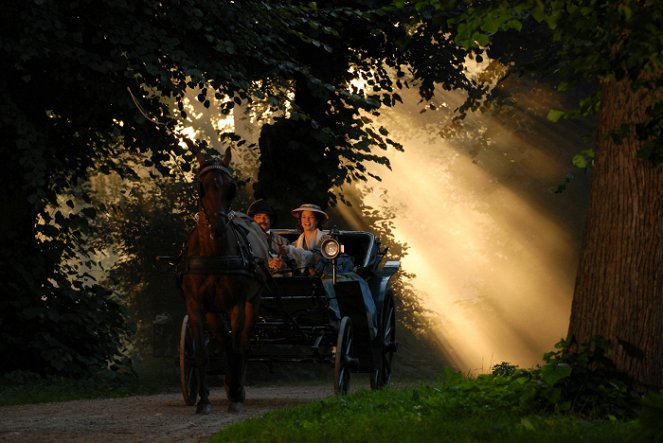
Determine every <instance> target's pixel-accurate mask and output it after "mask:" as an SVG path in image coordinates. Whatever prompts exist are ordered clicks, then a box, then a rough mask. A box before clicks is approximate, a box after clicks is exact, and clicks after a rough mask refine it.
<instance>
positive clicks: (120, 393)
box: [0, 371, 161, 406]
mask: <svg viewBox="0 0 663 443" xmlns="http://www.w3.org/2000/svg"><path fill="white" fill-rule="evenodd" d="M160 390H161V387H160V386H158V385H156V384H154V385H152V384H149V383H145V382H144V381H141V380H140V379H139V378H138V377H136V376H135V375H133V374H122V375H120V374H116V373H113V372H110V371H109V372H101V373H99V374H96V375H94V376H90V377H86V378H81V379H71V378H63V377H55V376H49V377H42V376H40V375H38V374H34V373H30V372H11V373H7V374H3V375H2V377H0V406H11V405H20V404H29V403H48V402H55V401H69V400H82V399H94V398H115V397H126V396H130V395H144V394H155V393H158V392H160Z"/></svg>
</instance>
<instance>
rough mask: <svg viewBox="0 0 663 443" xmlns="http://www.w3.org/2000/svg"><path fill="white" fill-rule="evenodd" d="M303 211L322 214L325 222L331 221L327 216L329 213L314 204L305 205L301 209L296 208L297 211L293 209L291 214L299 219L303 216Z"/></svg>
mask: <svg viewBox="0 0 663 443" xmlns="http://www.w3.org/2000/svg"><path fill="white" fill-rule="evenodd" d="M302 211H312V212H317V213H318V214H322V216H323V217H324V219H325V221H326V220H329V216H328V215H327V213H326V212H325V211H323V210H322V209H320V206H318V205H314V204H312V203H304V204H302V205H300V206H299V208H296V209H293V210H292V211H290V213H291V214H292V215H293V216H294V217H297V218H299V217H300V216H301V212H302Z"/></svg>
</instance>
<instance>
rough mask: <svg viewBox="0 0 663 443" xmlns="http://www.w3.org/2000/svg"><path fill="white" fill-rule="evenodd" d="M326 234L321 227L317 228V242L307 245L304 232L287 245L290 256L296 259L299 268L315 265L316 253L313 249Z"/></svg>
mask: <svg viewBox="0 0 663 443" xmlns="http://www.w3.org/2000/svg"><path fill="white" fill-rule="evenodd" d="M324 235H325V234H324V233H323V232H322V231H321V230H320V229H316V233H315V242H314V243H313V244H312V245H305V244H304V242H305V240H304V239H305V237H304V233H303V232H302V233H301V234H300V235H299V237H298V238H297V240H295V241H294V242H293V243H291V244H289V245H287V246H286V247H287V248H288V257H290V258H292V259H294V260H295V262H296V263H297V269H303V268H305V267H307V266H314V265H315V253H313V252H312V249H313V248H315V247H316V246H318V245H319V244H320V242H321V241H322V237H323V236H324Z"/></svg>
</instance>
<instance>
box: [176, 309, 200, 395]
mask: <svg viewBox="0 0 663 443" xmlns="http://www.w3.org/2000/svg"><path fill="white" fill-rule="evenodd" d="M195 357H196V343H195V341H194V340H193V334H192V333H191V328H190V327H189V316H188V315H185V316H184V318H183V319H182V328H181V330H180V387H181V388H182V395H183V396H184V403H186V405H187V406H193V405H195V404H196V399H197V398H198V390H199V388H200V369H198V368H196V367H195V366H194V361H195V360H194V359H195Z"/></svg>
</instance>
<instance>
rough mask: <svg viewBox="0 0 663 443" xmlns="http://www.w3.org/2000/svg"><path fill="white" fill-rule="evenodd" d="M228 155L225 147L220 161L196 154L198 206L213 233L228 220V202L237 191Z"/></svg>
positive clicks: (230, 201) (228, 152)
mask: <svg viewBox="0 0 663 443" xmlns="http://www.w3.org/2000/svg"><path fill="white" fill-rule="evenodd" d="M230 157H231V154H230V148H228V149H226V152H225V155H224V156H223V160H222V161H219V160H217V159H212V160H210V159H204V158H202V157H201V156H197V159H198V163H199V164H200V168H199V169H198V199H199V200H198V201H199V206H200V210H201V211H202V212H203V214H204V215H205V218H206V219H207V220H206V221H207V223H208V225H209V228H210V230H211V231H212V233H213V234H215V233H216V232H217V231H218V230H219V229H220V228H221V227H222V226H224V225H225V224H226V223H227V222H228V211H230V204H231V203H232V201H233V199H234V198H235V193H236V191H237V185H236V184H235V180H234V179H233V176H232V172H231V171H230V169H229V167H228V165H229V164H230Z"/></svg>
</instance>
